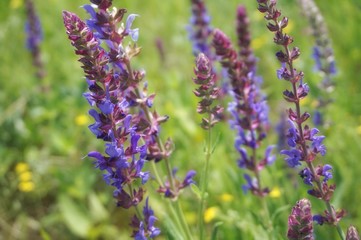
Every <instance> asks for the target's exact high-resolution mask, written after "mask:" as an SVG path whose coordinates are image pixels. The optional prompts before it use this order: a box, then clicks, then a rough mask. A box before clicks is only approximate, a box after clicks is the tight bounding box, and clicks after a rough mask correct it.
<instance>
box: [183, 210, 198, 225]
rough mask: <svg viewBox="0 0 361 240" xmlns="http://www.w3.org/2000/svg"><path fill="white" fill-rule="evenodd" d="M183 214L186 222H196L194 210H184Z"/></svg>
mask: <svg viewBox="0 0 361 240" xmlns="http://www.w3.org/2000/svg"><path fill="white" fill-rule="evenodd" d="M184 215H185V218H186V220H187V223H189V224H194V223H196V222H197V214H196V213H195V212H186V213H185V214H184Z"/></svg>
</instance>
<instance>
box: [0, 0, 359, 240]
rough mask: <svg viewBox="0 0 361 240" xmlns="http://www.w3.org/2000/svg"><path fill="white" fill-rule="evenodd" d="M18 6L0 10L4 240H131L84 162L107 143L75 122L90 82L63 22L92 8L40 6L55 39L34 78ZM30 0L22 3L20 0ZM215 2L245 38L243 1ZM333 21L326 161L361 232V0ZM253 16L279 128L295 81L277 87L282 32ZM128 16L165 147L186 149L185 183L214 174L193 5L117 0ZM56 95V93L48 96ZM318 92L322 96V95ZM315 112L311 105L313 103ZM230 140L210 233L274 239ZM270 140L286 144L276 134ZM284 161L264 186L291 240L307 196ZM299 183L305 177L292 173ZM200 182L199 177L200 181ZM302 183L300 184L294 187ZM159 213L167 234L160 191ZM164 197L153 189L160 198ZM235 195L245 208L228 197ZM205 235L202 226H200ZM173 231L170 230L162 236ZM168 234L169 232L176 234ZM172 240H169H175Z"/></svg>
mask: <svg viewBox="0 0 361 240" xmlns="http://www.w3.org/2000/svg"><path fill="white" fill-rule="evenodd" d="M10 2H14V0H11V1H10V0H2V1H0V60H1V64H0V79H1V91H0V102H1V103H2V104H1V105H0V130H1V134H0V156H1V167H0V199H1V200H0V238H4V239H82V238H86V239H99V238H101V237H102V238H103V239H128V236H129V229H128V222H127V221H126V220H125V219H127V218H128V217H130V216H131V215H132V214H133V212H132V210H130V211H124V210H122V209H117V208H116V207H115V206H114V201H113V199H112V189H111V188H110V187H109V186H106V185H105V183H104V182H103V180H102V178H101V173H100V172H99V171H98V170H95V169H93V166H92V162H91V160H90V159H88V158H85V159H83V157H84V156H85V155H86V154H87V153H88V152H89V151H92V150H94V149H99V150H101V149H102V143H101V142H100V141H97V140H96V139H95V137H94V136H93V135H92V134H91V133H90V132H89V131H88V129H87V126H86V125H81V126H79V125H76V124H75V121H74V119H75V118H76V117H77V116H78V115H81V114H86V113H87V111H88V109H89V107H88V105H87V103H86V100H85V99H84V98H83V97H82V93H83V92H84V91H85V90H86V84H85V81H84V78H83V73H82V70H81V68H80V64H79V63H78V62H77V57H76V56H75V54H74V53H73V48H72V47H71V45H70V43H69V41H68V39H67V37H66V34H65V29H64V27H63V24H62V18H61V11H62V10H65V9H66V10H68V11H72V12H75V13H77V14H79V15H80V16H81V17H82V18H85V17H86V14H85V13H84V11H83V10H82V9H81V8H79V6H81V5H83V4H86V3H87V1H85V0H84V1H80V0H76V1H75V0H74V1H57V0H49V1H40V0H37V1H35V3H36V4H37V5H36V7H37V10H38V12H39V14H40V18H41V22H42V25H43V30H44V42H43V44H42V46H41V47H42V58H43V60H44V63H45V67H46V72H47V75H46V77H45V79H43V80H39V79H37V78H36V77H34V72H35V70H34V69H33V67H32V65H31V57H30V54H29V53H28V52H27V51H26V49H25V43H24V42H25V33H24V21H25V10H24V5H20V6H19V7H18V8H11V7H10V5H11V4H10ZM20 2H21V1H20ZM226 2H227V3H226V4H225V2H222V1H208V2H207V5H208V8H209V12H210V14H211V15H212V25H213V26H214V27H217V28H221V29H222V30H223V31H224V32H225V33H227V34H228V35H229V36H231V38H232V39H233V40H235V38H236V37H235V31H234V25H235V24H234V23H235V18H234V16H235V7H236V6H237V4H238V3H239V1H235V0H229V1H226ZM279 2H280V3H279V4H280V7H281V8H282V10H283V13H284V14H285V15H287V16H289V18H290V19H291V22H292V23H293V28H292V30H291V34H292V35H293V36H294V38H295V45H297V46H299V47H300V49H301V51H302V55H301V57H300V60H298V62H297V65H296V67H299V68H302V70H303V71H304V72H305V76H306V78H305V79H306V80H305V81H306V82H309V84H310V86H311V88H312V89H311V98H312V99H316V95H315V94H317V90H316V89H315V87H316V85H317V82H318V81H319V80H320V79H319V76H318V75H317V74H316V73H314V72H313V61H312V59H311V58H310V55H311V48H312V45H313V44H312V37H311V36H307V35H306V34H305V33H306V32H307V31H306V28H307V24H306V21H305V19H304V17H302V16H301V15H300V12H299V9H298V7H297V4H296V1H295V0H292V1H288V0H280V1H279ZM316 2H317V3H318V5H319V7H320V10H321V12H322V14H323V15H324V17H325V20H326V23H327V25H328V27H329V33H330V36H331V37H332V41H333V47H334V50H335V55H336V62H337V66H338V70H339V73H338V75H337V76H336V78H335V81H336V83H337V85H336V89H335V92H334V93H333V98H334V99H335V102H334V103H333V104H332V105H331V106H330V108H329V109H328V113H327V118H328V119H330V120H331V121H332V125H331V127H330V128H328V129H327V130H325V131H324V132H323V133H324V134H325V135H326V136H327V138H326V141H325V144H326V146H327V148H328V153H327V155H326V157H325V158H323V160H322V161H325V162H327V163H330V164H331V165H333V166H334V182H335V183H337V189H336V191H335V195H334V198H333V204H334V205H335V206H336V207H340V208H341V207H342V208H345V209H346V210H347V212H348V215H347V217H346V218H345V219H344V220H343V221H342V222H341V226H342V227H343V229H346V227H348V226H349V225H350V224H353V225H355V226H358V227H361V219H360V217H359V216H360V214H361V208H360V207H359V203H360V202H361V195H359V194H358V191H359V190H360V189H361V178H359V175H360V172H361V165H360V164H359V156H361V135H359V134H358V133H357V131H356V129H357V126H359V125H361V118H360V116H361V108H360V107H359V106H360V105H361V78H360V75H361V65H360V63H361V48H360V47H359V39H361V31H360V30H359V26H360V24H361V15H360V14H359V12H360V10H361V4H360V3H359V2H358V1H356V0H354V1H351V0H350V1H341V2H340V1H336V0H329V1H321V0H318V1H316ZM244 4H245V5H246V6H247V8H248V12H249V16H250V19H251V26H252V29H251V31H252V35H253V37H254V38H262V37H264V38H265V39H267V42H265V43H264V44H263V45H261V46H260V47H259V48H257V49H255V53H256V55H257V57H258V58H259V69H260V74H261V75H262V76H263V78H264V85H263V86H264V90H265V92H266V93H267V95H268V100H269V103H270V109H271V111H270V114H271V116H270V117H271V119H272V121H273V124H274V125H275V124H276V122H277V119H278V116H279V112H280V111H281V109H283V108H285V107H287V106H288V105H287V104H285V102H284V100H283V99H282V95H281V93H282V91H283V90H284V89H285V88H286V87H288V85H287V83H285V82H283V81H280V80H278V79H276V74H275V71H276V69H277V68H279V64H278V63H277V62H276V61H275V57H274V54H275V52H276V51H277V48H276V47H275V46H274V44H273V43H272V38H273V36H272V34H270V33H269V32H267V31H266V27H265V21H264V20H263V19H262V17H261V16H260V14H259V13H257V11H256V1H246V2H245V3H244ZM114 5H115V6H117V7H118V8H121V7H124V8H127V9H128V12H129V13H138V14H140V17H139V18H137V19H136V21H135V22H134V25H135V26H136V27H139V28H140V38H139V45H140V46H142V53H141V55H140V56H139V57H137V58H136V59H135V61H134V62H133V64H134V66H135V67H138V68H144V69H145V70H146V72H147V77H146V79H147V81H148V82H149V88H150V89H149V90H150V92H155V93H156V94H157V96H156V100H155V107H156V109H157V111H158V112H159V113H160V114H167V115H169V116H170V120H169V121H168V122H167V123H166V124H164V125H163V127H162V138H163V139H166V138H167V137H171V138H172V139H173V141H174V143H175V146H176V150H175V152H174V153H173V155H172V157H171V161H172V164H173V166H178V167H179V168H180V174H183V173H185V172H186V171H187V170H188V169H195V170H197V171H198V172H199V173H200V172H201V169H202V166H203V160H204V155H203V147H204V146H203V145H204V139H205V137H206V133H205V132H204V131H203V130H202V129H200V128H199V127H198V123H199V121H200V117H199V116H198V115H197V114H196V111H195V109H196V104H197V99H196V97H195V96H194V95H193V93H192V90H193V89H194V87H195V86H194V84H193V82H192V80H191V78H192V77H193V63H194V57H193V56H192V53H191V43H190V42H189V41H188V36H187V31H186V29H185V27H186V25H187V24H188V19H189V16H190V4H189V2H188V1H161V0H154V1H135V0H133V1H114ZM156 39H161V40H162V41H163V43H164V49H165V57H166V61H165V62H162V61H161V59H160V57H159V54H158V52H157V49H156V46H155V41H156ZM44 89H46V90H44ZM312 94H313V95H312ZM306 107H307V108H308V109H311V107H310V106H306ZM215 132H216V134H214V135H215V136H216V135H217V134H219V143H218V145H217V148H216V151H215V153H214V155H213V156H212V161H211V167H210V168H211V171H210V179H209V192H210V197H209V204H208V206H209V207H211V206H216V207H218V212H217V213H218V214H217V217H216V218H215V219H214V220H213V221H212V222H211V223H210V224H208V225H207V231H208V232H209V233H210V232H211V231H212V226H213V224H215V223H216V222H218V221H222V222H223V223H224V224H223V225H221V226H220V227H219V230H218V231H219V239H266V237H267V236H269V235H268V234H267V232H266V231H265V230H264V229H263V228H262V226H261V222H262V219H259V213H260V206H261V205H260V203H259V202H258V200H257V199H255V198H254V197H253V196H251V195H244V194H243V193H242V191H241V188H240V186H241V185H242V184H243V178H242V175H243V171H242V170H240V169H238V168H237V167H236V159H237V157H238V156H237V153H236V152H235V151H234V149H233V138H234V133H233V132H232V131H231V130H229V128H228V126H227V124H219V126H217V127H216V128H215ZM269 135H270V138H269V139H268V140H267V141H268V142H269V143H273V142H275V141H276V137H275V136H274V131H273V130H271V132H270V134H269ZM19 162H26V163H28V164H29V168H30V170H31V172H32V181H33V182H34V184H35V188H34V191H32V192H22V191H19V189H18V187H17V186H18V183H19V175H18V174H17V173H16V172H15V166H16V164H17V163H19ZM283 166H284V163H283V159H282V157H281V156H280V155H277V163H276V164H275V165H274V166H272V167H271V168H269V169H268V170H266V171H265V172H264V173H263V175H262V177H263V179H264V181H266V182H268V183H269V184H268V185H269V186H271V187H276V186H277V187H279V188H280V190H281V196H280V197H279V198H270V199H269V202H268V205H269V211H270V212H271V215H272V216H273V217H274V221H273V222H274V228H275V232H276V234H277V236H278V237H277V239H282V238H284V236H285V232H286V228H287V217H288V214H289V213H290V209H291V207H292V206H293V205H294V204H295V202H296V201H297V200H298V199H300V198H303V197H308V195H307V194H306V190H307V189H306V187H304V186H303V185H302V183H301V181H300V179H299V178H298V177H296V180H294V181H293V180H292V179H290V178H287V177H286V174H287V173H291V174H292V171H291V170H287V169H285V168H284V167H283ZM293 174H295V173H293ZM196 180H197V181H198V180H199V176H197V179H196ZM295 182H296V183H298V184H297V187H294V183H295ZM148 188H149V191H148V193H149V194H150V195H151V196H152V198H151V204H152V207H153V208H154V209H155V212H156V215H157V217H158V218H159V222H158V223H159V224H160V225H161V226H162V227H165V226H166V222H168V221H165V216H164V210H163V209H164V206H163V205H162V202H161V201H159V197H158V196H157V194H156V193H155V189H156V186H155V185H154V184H152V183H148ZM153 190H154V191H153ZM224 193H228V194H231V195H233V197H234V199H233V200H232V201H230V202H224V201H222V200H221V198H220V197H221V195H222V194H224ZM181 198H182V199H181V200H182V205H183V206H184V208H185V209H186V210H185V212H186V215H187V216H191V215H192V214H191V213H192V212H195V213H196V211H197V205H196V204H194V201H195V200H196V197H195V196H194V194H192V193H191V191H190V190H186V191H184V194H183V195H182V197H181ZM311 201H312V205H313V211H314V212H315V213H316V212H320V211H323V210H322V209H323V205H322V204H320V203H318V201H317V200H316V199H311ZM189 219H190V221H189V222H190V224H191V226H193V227H192V230H193V231H194V233H197V229H196V224H195V223H194V222H192V220H191V219H192V217H189ZM163 229H166V228H163ZM167 231H169V230H164V232H167ZM316 233H317V239H336V231H335V230H334V229H332V228H330V227H327V226H322V227H320V226H317V227H316ZM165 236H166V235H163V237H161V238H160V239H165V238H166V237H165Z"/></svg>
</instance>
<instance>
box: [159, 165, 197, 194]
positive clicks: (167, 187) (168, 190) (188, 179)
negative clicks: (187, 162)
mask: <svg viewBox="0 0 361 240" xmlns="http://www.w3.org/2000/svg"><path fill="white" fill-rule="evenodd" d="M176 173H177V169H174V170H173V171H172V176H173V181H174V182H173V184H174V186H173V187H174V188H173V189H172V186H171V182H170V180H169V179H168V181H166V182H165V184H164V186H160V187H159V189H158V192H160V193H163V194H164V197H166V198H172V199H175V198H177V197H178V195H179V193H180V191H181V190H182V189H183V188H186V187H188V186H189V185H191V184H192V183H195V181H194V180H193V177H194V176H195V175H196V171H194V170H190V171H188V172H187V174H186V176H185V177H184V179H183V181H180V180H178V178H177V177H176Z"/></svg>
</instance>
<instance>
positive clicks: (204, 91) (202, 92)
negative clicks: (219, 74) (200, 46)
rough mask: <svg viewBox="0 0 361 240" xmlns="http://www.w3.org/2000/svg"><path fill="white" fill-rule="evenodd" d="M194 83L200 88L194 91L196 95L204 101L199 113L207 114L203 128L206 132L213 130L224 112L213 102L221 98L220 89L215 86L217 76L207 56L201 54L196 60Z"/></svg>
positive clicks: (203, 121)
mask: <svg viewBox="0 0 361 240" xmlns="http://www.w3.org/2000/svg"><path fill="white" fill-rule="evenodd" d="M194 73H195V77H194V78H193V81H194V83H195V84H197V85H199V87H198V88H197V89H196V90H194V91H193V92H194V95H196V96H197V97H199V98H201V99H202V100H201V101H200V102H199V103H198V107H197V112H198V113H200V114H207V115H209V116H207V115H206V117H203V118H202V123H201V127H202V128H203V129H205V130H208V129H210V128H212V127H213V126H214V125H215V124H216V123H217V122H218V121H219V116H220V115H221V114H222V112H223V108H222V107H221V106H220V105H215V106H213V101H214V100H215V99H217V98H219V89H218V88H217V87H216V84H215V75H214V74H213V73H212V65H211V62H210V60H209V59H208V58H207V56H206V55H204V54H203V53H200V54H199V55H198V57H197V59H196V66H195V68H194Z"/></svg>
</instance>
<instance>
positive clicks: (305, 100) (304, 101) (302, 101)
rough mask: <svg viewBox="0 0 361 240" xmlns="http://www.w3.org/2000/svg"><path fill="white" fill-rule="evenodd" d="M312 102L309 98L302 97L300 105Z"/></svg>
mask: <svg viewBox="0 0 361 240" xmlns="http://www.w3.org/2000/svg"><path fill="white" fill-rule="evenodd" d="M309 102H310V99H309V98H302V99H300V106H301V107H302V106H306V105H307V104H308V103H309Z"/></svg>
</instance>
